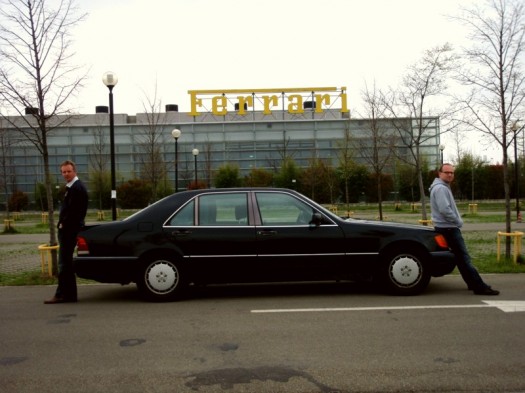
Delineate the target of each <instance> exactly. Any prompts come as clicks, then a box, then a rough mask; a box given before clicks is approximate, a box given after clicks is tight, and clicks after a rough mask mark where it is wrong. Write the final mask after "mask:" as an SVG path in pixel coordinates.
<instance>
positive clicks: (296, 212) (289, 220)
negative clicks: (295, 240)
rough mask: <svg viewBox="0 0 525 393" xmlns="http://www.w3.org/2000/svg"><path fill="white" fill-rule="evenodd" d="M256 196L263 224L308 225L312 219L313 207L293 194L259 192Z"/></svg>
mask: <svg viewBox="0 0 525 393" xmlns="http://www.w3.org/2000/svg"><path fill="white" fill-rule="evenodd" d="M256 197H257V204H258V205H259V214H260V216H261V220H262V224H263V225H307V224H308V223H309V222H310V221H311V220H312V214H313V209H312V207H311V206H309V205H307V204H306V203H304V202H302V201H300V200H299V199H297V198H295V197H293V196H292V195H289V194H281V193H275V192H258V193H257V194H256Z"/></svg>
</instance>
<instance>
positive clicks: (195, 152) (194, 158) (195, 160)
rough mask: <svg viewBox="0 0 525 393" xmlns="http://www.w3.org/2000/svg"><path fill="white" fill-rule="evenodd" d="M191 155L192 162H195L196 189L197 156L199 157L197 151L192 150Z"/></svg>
mask: <svg viewBox="0 0 525 393" xmlns="http://www.w3.org/2000/svg"><path fill="white" fill-rule="evenodd" d="M191 154H193V160H194V162H195V187H197V156H198V155H199V149H193V150H192V151H191Z"/></svg>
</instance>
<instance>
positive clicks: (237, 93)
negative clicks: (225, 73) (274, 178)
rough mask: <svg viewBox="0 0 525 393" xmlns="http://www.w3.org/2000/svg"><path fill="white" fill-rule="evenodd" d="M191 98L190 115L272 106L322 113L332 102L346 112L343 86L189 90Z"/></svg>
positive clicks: (269, 110)
mask: <svg viewBox="0 0 525 393" xmlns="http://www.w3.org/2000/svg"><path fill="white" fill-rule="evenodd" d="M188 94H189V95H190V99H191V111H190V113H189V114H190V115H191V116H199V115H200V114H201V113H202V112H211V113H213V114H214V115H217V116H225V115H226V114H228V112H229V111H231V109H232V108H231V107H232V106H233V108H235V109H234V111H235V112H236V114H238V115H241V116H242V115H246V114H248V113H249V112H252V111H256V110H259V111H262V113H263V114H264V115H271V114H272V111H274V110H283V111H287V112H289V113H292V114H301V113H304V112H305V107H307V109H306V110H310V111H314V112H315V113H323V112H324V111H325V110H326V109H329V108H332V107H333V106H334V105H337V106H338V107H339V111H340V112H341V113H345V112H348V106H347V102H346V99H347V96H346V87H341V88H340V89H338V88H336V87H304V88H291V89H240V90H188Z"/></svg>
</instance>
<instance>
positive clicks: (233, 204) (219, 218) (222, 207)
mask: <svg viewBox="0 0 525 393" xmlns="http://www.w3.org/2000/svg"><path fill="white" fill-rule="evenodd" d="M247 201H248V199H247V195H246V193H245V192H242V193H224V194H208V195H201V196H200V197H199V205H198V206H199V207H198V211H199V213H198V218H199V219H198V225H199V226H208V225H217V226H238V225H248V202H247Z"/></svg>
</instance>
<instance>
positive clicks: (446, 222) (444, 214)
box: [429, 178, 463, 228]
mask: <svg viewBox="0 0 525 393" xmlns="http://www.w3.org/2000/svg"><path fill="white" fill-rule="evenodd" d="M429 190H430V209H431V211H432V222H433V223H434V226H435V227H438V228H461V227H462V226H463V220H462V219H461V216H460V214H459V211H458V208H457V206H456V202H455V201H454V196H453V195H452V191H451V190H450V186H449V185H448V184H447V183H445V182H444V181H443V180H441V179H440V178H436V179H434V181H433V182H432V185H431V186H430V188H429Z"/></svg>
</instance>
